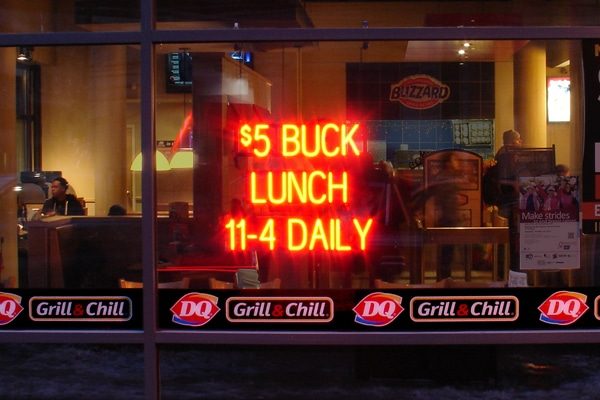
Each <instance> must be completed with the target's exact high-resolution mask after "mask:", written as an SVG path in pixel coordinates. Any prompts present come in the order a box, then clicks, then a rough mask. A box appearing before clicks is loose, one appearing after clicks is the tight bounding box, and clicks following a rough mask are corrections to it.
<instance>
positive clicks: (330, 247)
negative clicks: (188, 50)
mask: <svg viewBox="0 0 600 400" xmlns="http://www.w3.org/2000/svg"><path fill="white" fill-rule="evenodd" d="M277 224H280V225H282V226H276V225H277ZM372 226H373V219H372V218H367V219H365V220H362V221H361V220H359V219H358V218H353V219H352V221H351V223H350V221H343V220H342V219H340V218H329V219H322V218H317V219H315V220H314V221H306V220H304V219H302V218H287V219H283V220H275V219H273V218H269V219H267V221H266V223H265V224H264V225H263V226H261V227H259V228H258V229H257V230H253V229H251V228H249V227H248V222H247V221H246V219H244V218H241V219H239V220H236V219H234V218H231V219H229V220H228V221H227V223H226V224H225V228H226V229H227V231H228V233H229V238H228V239H229V246H228V247H229V249H230V250H247V249H248V247H249V244H250V243H255V244H266V245H268V247H269V250H273V249H275V247H276V246H278V247H284V248H287V249H288V250H289V251H306V250H310V251H312V250H326V251H352V250H361V251H364V250H366V248H367V236H368V235H369V233H370V231H371V227H372ZM282 227H283V228H284V231H285V238H282V240H281V242H279V241H278V237H280V235H279V234H278V233H280V231H281V228H282Z"/></svg>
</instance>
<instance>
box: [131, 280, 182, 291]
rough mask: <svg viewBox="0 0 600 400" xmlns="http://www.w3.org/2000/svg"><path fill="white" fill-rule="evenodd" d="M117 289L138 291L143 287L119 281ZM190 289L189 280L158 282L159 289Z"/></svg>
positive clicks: (138, 283) (142, 285)
mask: <svg viewBox="0 0 600 400" xmlns="http://www.w3.org/2000/svg"><path fill="white" fill-rule="evenodd" d="M119 287H120V288H121V289H140V288H143V287H144V284H143V283H142V282H136V281H128V280H125V279H119ZM189 287H190V278H183V279H181V280H180V281H173V282H159V283H158V288H159V289H188V288H189Z"/></svg>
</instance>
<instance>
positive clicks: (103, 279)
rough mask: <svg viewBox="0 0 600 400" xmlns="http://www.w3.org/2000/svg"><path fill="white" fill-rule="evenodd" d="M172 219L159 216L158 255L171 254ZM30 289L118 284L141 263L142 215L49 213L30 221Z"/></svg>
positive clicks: (134, 273)
mask: <svg viewBox="0 0 600 400" xmlns="http://www.w3.org/2000/svg"><path fill="white" fill-rule="evenodd" d="M169 222H170V221H169V219H168V218H159V220H158V238H157V241H158V254H159V256H160V255H161V254H163V253H164V254H167V253H168V249H169V242H170V241H171V239H172V238H171V237H170V233H169ZM27 257H28V262H27V277H28V285H29V287H30V288H118V287H119V279H137V278H138V277H139V275H140V274H141V265H142V220H141V217H139V216H119V217H50V218H46V219H44V220H42V221H35V222H31V223H30V224H29V226H28V239H27Z"/></svg>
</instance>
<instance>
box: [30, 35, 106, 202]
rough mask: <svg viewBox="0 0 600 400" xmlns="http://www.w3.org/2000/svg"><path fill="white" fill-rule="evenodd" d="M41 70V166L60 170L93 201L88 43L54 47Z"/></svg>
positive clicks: (94, 191) (94, 194) (93, 183)
mask: <svg viewBox="0 0 600 400" xmlns="http://www.w3.org/2000/svg"><path fill="white" fill-rule="evenodd" d="M41 71H42V78H41V79H42V96H41V97H42V101H41V102H42V104H41V109H42V168H43V169H44V170H56V171H62V172H63V176H64V177H65V178H66V179H67V180H68V181H69V183H70V184H71V186H72V187H73V188H74V189H75V191H76V192H77V196H78V197H84V198H85V199H86V201H95V198H96V185H95V176H94V174H95V173H94V167H95V165H94V160H95V156H96V154H95V153H96V151H95V145H96V143H95V142H96V141H95V132H96V129H95V126H94V121H93V119H92V116H93V114H94V109H93V105H94V103H95V101H96V97H95V93H94V90H92V89H93V88H94V86H93V85H92V79H93V77H92V76H91V74H90V71H91V68H90V52H89V48H88V47H78V46H68V47H57V48H55V57H54V61H53V62H52V63H49V64H45V65H43V66H42V68H41Z"/></svg>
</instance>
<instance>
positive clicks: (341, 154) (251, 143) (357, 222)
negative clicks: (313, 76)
mask: <svg viewBox="0 0 600 400" xmlns="http://www.w3.org/2000/svg"><path fill="white" fill-rule="evenodd" d="M359 130H360V125H359V124H345V123H344V124H336V123H325V124H315V125H307V124H291V123H285V124H278V125H275V124H273V125H270V124H260V123H259V124H244V125H243V126H241V127H240V128H239V131H238V135H237V138H236V140H237V141H238V143H237V145H238V147H239V148H240V149H243V150H244V151H245V152H247V153H248V154H250V155H251V156H252V157H255V158H256V159H257V160H267V159H269V158H271V157H275V156H276V157H281V158H283V160H284V161H289V162H287V163H284V165H288V166H290V165H295V166H296V167H282V168H273V169H262V170H253V169H251V170H250V171H249V176H248V177H247V178H248V179H247V180H246V182H247V186H248V187H247V188H246V189H247V195H248V199H249V201H250V203H251V204H252V206H255V207H266V208H268V209H269V210H271V211H272V212H271V215H269V216H268V217H266V218H262V219H254V218H250V217H246V216H244V217H236V216H230V217H228V218H225V221H224V224H225V226H224V228H225V230H226V232H227V234H226V239H225V240H226V242H227V247H228V248H229V249H231V250H246V249H248V248H249V246H253V247H256V246H259V247H264V248H266V249H269V250H274V249H275V248H284V249H287V250H289V251H294V252H297V251H307V250H308V251H312V250H323V251H333V252H349V251H364V250H365V249H366V247H367V239H368V237H369V235H370V234H371V232H372V230H373V229H372V228H373V218H371V217H370V216H369V214H368V212H364V211H362V210H361V209H357V208H354V207H353V204H354V203H353V201H352V200H353V199H352V197H353V196H352V193H354V189H355V188H354V187H353V185H355V184H358V183H357V182H358V180H356V179H355V178H356V175H357V174H358V173H359V172H360V170H358V169H357V168H356V165H358V164H360V163H359V162H358V161H359V159H360V156H361V150H360V149H359V145H358V140H357V138H358V137H359V136H360V135H359ZM298 166H301V167H298Z"/></svg>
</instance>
